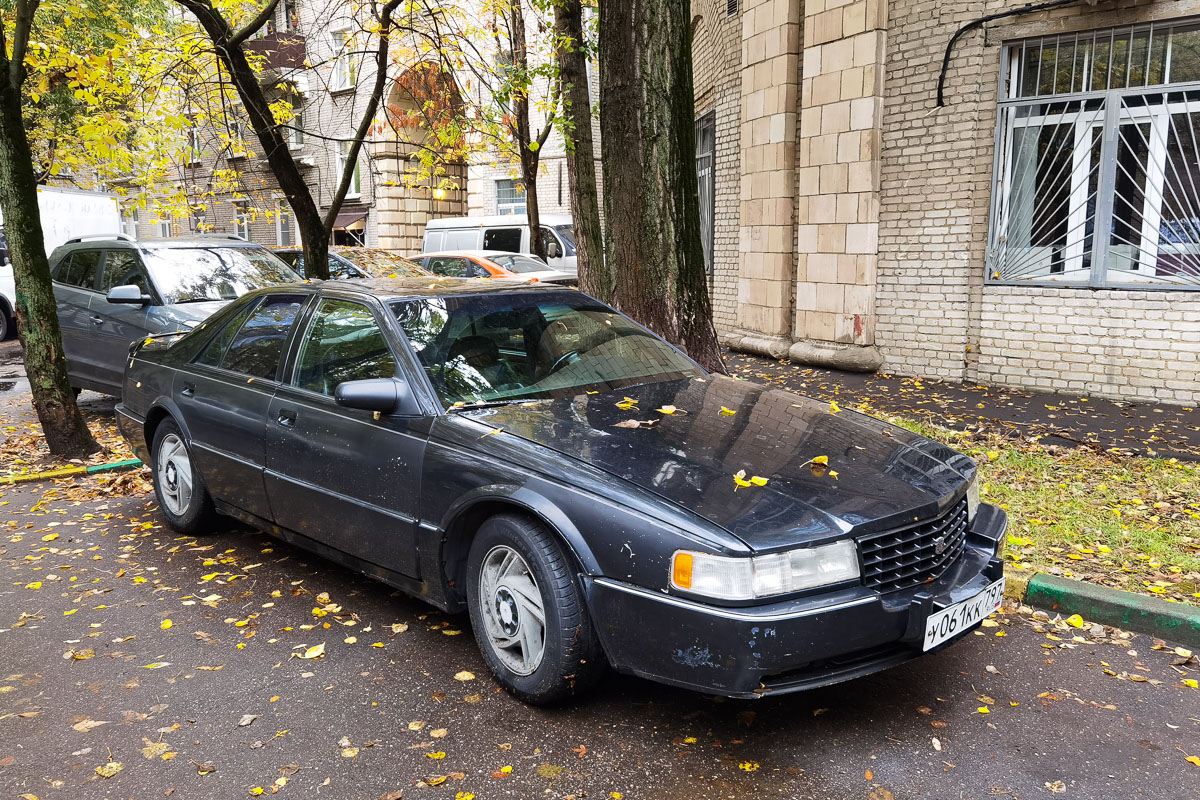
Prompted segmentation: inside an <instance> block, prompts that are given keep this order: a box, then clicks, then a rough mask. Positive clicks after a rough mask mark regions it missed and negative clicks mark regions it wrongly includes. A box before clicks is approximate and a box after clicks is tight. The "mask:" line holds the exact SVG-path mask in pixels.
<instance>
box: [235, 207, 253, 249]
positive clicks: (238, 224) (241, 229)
mask: <svg viewBox="0 0 1200 800" xmlns="http://www.w3.org/2000/svg"><path fill="white" fill-rule="evenodd" d="M233 232H234V233H236V234H237V235H238V236H240V237H242V238H243V239H245V240H246V241H250V203H249V202H248V201H246V200H234V201H233Z"/></svg>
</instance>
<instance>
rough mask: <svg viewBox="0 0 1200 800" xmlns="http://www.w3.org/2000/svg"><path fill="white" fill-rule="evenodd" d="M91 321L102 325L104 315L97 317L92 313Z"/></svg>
mask: <svg viewBox="0 0 1200 800" xmlns="http://www.w3.org/2000/svg"><path fill="white" fill-rule="evenodd" d="M92 322H94V323H96V324H97V325H103V324H104V317H98V316H96V315H95V314H92Z"/></svg>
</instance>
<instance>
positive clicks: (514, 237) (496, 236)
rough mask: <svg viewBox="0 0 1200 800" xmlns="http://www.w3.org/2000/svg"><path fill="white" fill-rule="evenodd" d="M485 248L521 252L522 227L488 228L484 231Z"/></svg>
mask: <svg viewBox="0 0 1200 800" xmlns="http://www.w3.org/2000/svg"><path fill="white" fill-rule="evenodd" d="M483 249H484V250H504V251H505V252H508V253H519V252H521V229H520V228H488V229H487V230H485V231H484V232H483Z"/></svg>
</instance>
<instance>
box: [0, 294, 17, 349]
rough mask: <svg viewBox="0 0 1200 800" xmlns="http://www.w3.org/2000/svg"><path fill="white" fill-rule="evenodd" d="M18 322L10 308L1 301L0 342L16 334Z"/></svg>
mask: <svg viewBox="0 0 1200 800" xmlns="http://www.w3.org/2000/svg"><path fill="white" fill-rule="evenodd" d="M16 332H17V324H16V320H14V319H13V317H12V315H11V314H9V313H8V309H7V308H5V307H4V304H3V303H0V342H3V341H6V340H7V339H8V338H9V337H10V336H14V335H16Z"/></svg>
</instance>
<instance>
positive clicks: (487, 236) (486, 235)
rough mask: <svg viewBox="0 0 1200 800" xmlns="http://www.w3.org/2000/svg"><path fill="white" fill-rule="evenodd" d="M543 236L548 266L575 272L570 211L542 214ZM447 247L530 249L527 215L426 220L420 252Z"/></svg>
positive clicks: (504, 249) (521, 251)
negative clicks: (568, 212)
mask: <svg viewBox="0 0 1200 800" xmlns="http://www.w3.org/2000/svg"><path fill="white" fill-rule="evenodd" d="M539 220H540V222H541V230H542V236H543V237H544V238H545V240H546V260H547V263H548V264H549V265H550V266H551V267H556V268H558V269H562V270H566V271H568V272H574V271H575V270H576V269H577V266H576V264H577V262H578V258H577V256H576V254H575V222H574V220H572V219H571V216H570V215H569V214H542V215H541V216H540V217H539ZM447 250H499V251H502V252H506V253H525V254H529V253H532V252H533V247H532V246H531V243H530V241H529V219H528V217H527V216H526V215H525V214H506V215H503V216H499V217H444V218H442V219H431V220H430V221H429V222H427V223H426V224H425V238H424V240H423V241H422V243H421V252H422V253H442V252H445V251H447Z"/></svg>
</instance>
